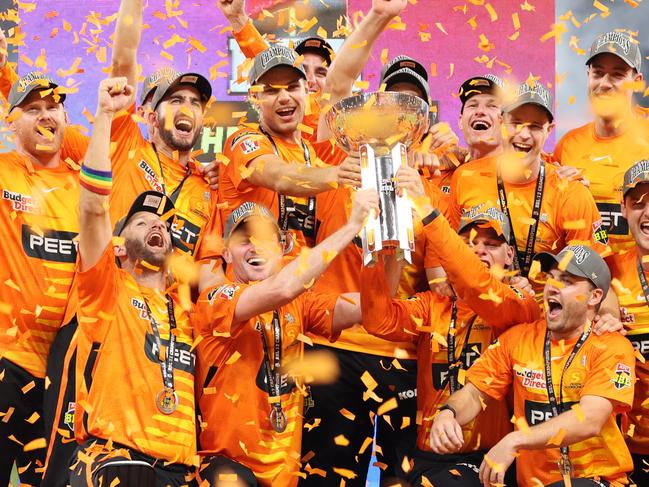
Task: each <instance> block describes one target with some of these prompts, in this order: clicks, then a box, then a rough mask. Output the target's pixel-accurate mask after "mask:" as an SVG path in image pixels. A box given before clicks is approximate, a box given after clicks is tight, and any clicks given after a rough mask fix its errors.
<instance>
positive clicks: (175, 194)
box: [151, 143, 192, 205]
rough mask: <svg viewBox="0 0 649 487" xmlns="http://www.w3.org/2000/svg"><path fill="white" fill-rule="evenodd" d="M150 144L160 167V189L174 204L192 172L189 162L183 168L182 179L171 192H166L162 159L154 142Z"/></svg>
mask: <svg viewBox="0 0 649 487" xmlns="http://www.w3.org/2000/svg"><path fill="white" fill-rule="evenodd" d="M151 146H152V147H153V152H154V153H155V156H156V158H157V159H158V167H159V168H160V177H161V178H162V181H161V183H162V191H164V193H165V194H166V195H167V196H168V197H169V199H170V200H171V202H172V203H173V204H174V205H175V204H176V200H177V199H178V196H180V191H181V190H182V188H183V185H184V184H185V181H187V178H188V177H189V176H191V174H192V170H191V168H190V167H189V163H187V167H186V168H185V177H184V178H183V179H182V181H180V184H178V186H176V189H174V191H173V193H171V194H167V185H166V183H165V173H164V169H163V168H162V161H161V160H160V155H159V154H158V149H157V148H156V146H155V144H153V143H151Z"/></svg>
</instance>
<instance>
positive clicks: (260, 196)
mask: <svg viewBox="0 0 649 487" xmlns="http://www.w3.org/2000/svg"><path fill="white" fill-rule="evenodd" d="M296 59H297V55H296V54H295V51H293V50H292V49H289V48H288V47H284V46H281V45H277V44H276V45H274V46H272V47H270V48H268V49H267V50H265V51H264V52H262V53H261V54H258V55H257V56H256V57H255V61H254V63H253V66H252V68H251V70H250V74H249V78H250V84H251V88H250V99H251V102H252V103H253V104H254V105H255V107H256V109H257V111H258V113H259V125H258V126H256V125H251V124H245V123H244V124H242V125H241V126H240V128H239V130H238V131H237V132H235V133H234V134H232V136H230V137H229V138H228V140H227V141H226V142H225V147H224V151H223V153H224V154H225V156H226V157H227V158H228V159H229V160H230V162H229V164H227V165H226V166H225V167H224V168H223V169H222V174H221V180H220V184H219V199H220V201H222V202H224V203H227V206H225V207H224V208H223V210H222V211H223V221H225V219H227V217H228V215H229V214H230V213H231V211H232V209H234V208H237V207H238V206H239V205H240V204H241V203H243V202H245V201H252V202H255V203H258V204H261V205H263V206H265V207H267V208H268V209H270V211H272V212H273V214H274V215H276V216H277V221H278V224H279V225H280V228H281V229H282V231H288V232H289V233H288V234H287V238H288V239H289V241H287V242H286V250H287V251H290V250H291V247H292V246H293V245H297V246H305V245H306V246H309V247H312V246H313V245H314V243H315V235H316V225H315V211H316V198H315V196H316V195H317V194H319V193H322V192H325V191H329V190H331V189H333V188H335V187H336V185H337V182H338V173H339V168H338V167H332V166H326V165H325V164H324V163H322V161H320V160H319V159H318V157H317V156H316V153H315V150H314V149H313V146H312V145H311V144H310V143H309V142H308V141H307V140H305V138H304V137H303V136H302V130H303V129H304V125H303V119H304V112H305V107H306V103H307V87H306V74H305V72H304V69H303V68H302V66H301V65H299V64H296Z"/></svg>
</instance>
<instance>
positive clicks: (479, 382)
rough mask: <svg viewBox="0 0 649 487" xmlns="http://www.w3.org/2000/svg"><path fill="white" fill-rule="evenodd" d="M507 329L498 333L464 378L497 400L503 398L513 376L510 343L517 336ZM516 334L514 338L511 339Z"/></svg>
mask: <svg viewBox="0 0 649 487" xmlns="http://www.w3.org/2000/svg"><path fill="white" fill-rule="evenodd" d="M514 331H515V330H509V331H508V332H505V333H504V334H502V335H500V337H499V338H497V339H496V340H495V341H494V342H493V343H492V344H491V345H489V347H488V348H487V350H485V352H484V353H483V354H482V355H481V356H480V357H479V358H478V359H477V360H476V361H475V362H474V363H473V365H472V366H471V367H470V368H469V370H468V371H467V375H466V378H467V380H468V381H469V382H471V383H472V384H473V385H474V386H476V387H477V388H478V389H480V391H481V392H483V393H484V394H486V395H488V396H489V397H492V398H493V399H495V400H497V401H499V400H501V399H503V398H504V397H505V396H506V395H507V393H508V392H509V389H510V387H511V385H512V381H513V378H514V375H513V370H514V368H513V363H512V357H511V351H510V344H511V343H512V341H513V342H514V343H515V341H516V340H518V339H519V338H521V337H519V336H518V335H517V334H515V333H512V332H514ZM512 335H516V339H515V340H513V339H512Z"/></svg>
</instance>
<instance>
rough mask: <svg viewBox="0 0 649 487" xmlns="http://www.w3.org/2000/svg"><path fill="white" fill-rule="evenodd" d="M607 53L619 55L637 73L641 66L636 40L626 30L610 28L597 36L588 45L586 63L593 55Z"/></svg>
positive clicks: (640, 55)
mask: <svg viewBox="0 0 649 487" xmlns="http://www.w3.org/2000/svg"><path fill="white" fill-rule="evenodd" d="M603 53H609V54H613V55H615V56H617V57H619V58H620V59H621V60H622V61H624V62H625V63H627V64H628V65H629V66H631V67H632V68H634V69H635V70H636V71H637V72H638V73H639V72H640V68H641V67H642V53H641V52H640V46H639V45H638V42H637V41H636V40H634V39H632V38H631V36H630V35H629V34H627V33H626V32H618V31H615V30H612V31H610V32H606V33H605V34H600V35H598V36H597V38H596V39H595V41H594V42H593V44H592V45H591V46H590V51H589V53H588V60H587V61H586V64H588V65H590V63H591V62H592V61H593V58H594V57H595V56H598V55H599V54H603Z"/></svg>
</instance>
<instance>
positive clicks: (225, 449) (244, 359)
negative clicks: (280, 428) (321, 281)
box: [194, 282, 337, 486]
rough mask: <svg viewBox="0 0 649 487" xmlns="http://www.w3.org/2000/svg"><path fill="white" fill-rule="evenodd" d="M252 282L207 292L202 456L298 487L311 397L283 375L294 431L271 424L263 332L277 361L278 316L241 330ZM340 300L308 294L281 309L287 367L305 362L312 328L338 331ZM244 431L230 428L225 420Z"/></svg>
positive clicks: (203, 301)
mask: <svg viewBox="0 0 649 487" xmlns="http://www.w3.org/2000/svg"><path fill="white" fill-rule="evenodd" d="M248 286H249V285H248V284H238V283H237V284H235V283H232V282H230V283H227V284H224V285H221V286H218V287H214V288H212V289H210V290H208V291H205V292H203V293H202V294H201V297H200V298H199V301H198V304H197V305H196V312H195V316H194V331H195V334H196V335H197V337H198V335H200V337H199V340H200V342H199V344H198V347H197V353H198V367H197V371H198V375H197V381H198V382H197V395H198V401H199V406H200V412H201V424H202V431H201V433H200V444H201V449H202V451H201V454H203V455H215V454H216V455H224V456H226V457H228V458H231V459H233V460H235V461H237V462H240V463H242V464H243V465H245V466H247V467H248V468H250V469H251V470H252V471H253V473H254V474H255V476H256V477H257V480H258V481H259V483H260V484H261V485H263V486H272V485H281V486H293V485H297V481H298V477H297V476H296V473H297V472H298V471H299V470H300V445H301V441H302V418H303V417H302V414H303V403H304V394H303V393H302V391H300V389H299V387H297V386H296V384H295V378H294V377H291V376H287V375H283V376H282V378H281V404H282V407H283V410H284V413H285V414H286V418H287V426H286V430H285V431H284V432H282V433H278V432H276V431H275V430H274V429H273V428H272V426H271V423H270V420H269V414H270V411H271V405H270V403H269V395H270V394H272V393H271V392H269V390H270V388H269V387H268V381H267V378H266V377H267V376H266V374H267V371H266V368H265V366H264V348H263V345H262V339H261V335H260V330H263V332H264V333H265V337H266V343H267V346H268V349H269V350H268V354H269V360H270V362H271V364H272V363H274V356H273V353H274V352H273V350H274V343H275V342H274V332H273V326H272V323H273V312H272V311H271V312H269V313H264V314H263V315H260V316H257V317H255V318H252V319H250V320H248V321H246V322H244V323H239V324H236V325H233V317H234V312H235V308H236V305H237V302H238V300H239V297H240V296H241V293H242V292H243V290H244V289H246V288H247V287H248ZM336 299H337V296H335V295H324V294H319V293H315V292H312V291H307V292H305V293H303V294H302V295H300V296H298V297H297V298H296V299H294V300H293V301H291V302H290V303H288V304H286V305H284V306H281V307H279V308H278V309H277V313H278V316H279V320H280V326H281V330H282V333H281V335H282V336H281V350H282V356H281V363H282V365H284V364H286V363H288V362H290V361H293V360H296V359H299V358H300V357H301V356H302V354H303V352H304V347H303V344H302V342H301V341H300V338H299V335H300V334H301V333H304V332H305V331H306V330H311V331H312V332H314V333H317V334H319V335H324V336H331V334H332V326H333V323H332V319H333V310H334V306H335V304H336ZM225 418H227V420H226V421H227V422H229V424H231V425H234V424H236V425H237V426H236V427H235V428H232V427H224V424H225V423H224V419H225Z"/></svg>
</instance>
